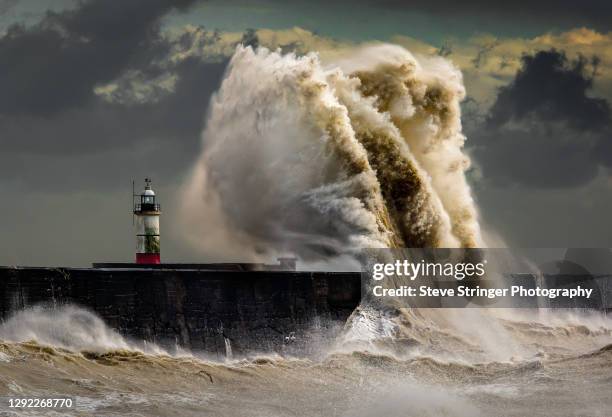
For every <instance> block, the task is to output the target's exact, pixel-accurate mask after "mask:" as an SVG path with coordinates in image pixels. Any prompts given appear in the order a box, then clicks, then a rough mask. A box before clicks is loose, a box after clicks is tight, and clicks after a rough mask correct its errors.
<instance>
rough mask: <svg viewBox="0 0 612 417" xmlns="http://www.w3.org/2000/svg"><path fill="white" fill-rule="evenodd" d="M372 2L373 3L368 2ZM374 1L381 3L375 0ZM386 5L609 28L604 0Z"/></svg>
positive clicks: (420, 0) (401, 1)
mask: <svg viewBox="0 0 612 417" xmlns="http://www.w3.org/2000/svg"><path fill="white" fill-rule="evenodd" d="M372 3H374V2H373V1H372ZM376 4H381V3H380V2H376ZM383 4H385V5H386V6H387V7H401V8H402V9H405V10H412V11H417V12H425V13H431V14H435V15H436V16H453V17H457V16H461V17H462V18H479V17H481V18H500V19H509V18H511V19H516V20H517V21H518V20H521V21H540V22H545V23H546V24H551V25H560V24H571V25H572V26H576V25H589V26H592V27H595V28H597V29H600V30H605V29H609V28H610V27H612V3H611V2H610V1H608V0H585V1H580V2H577V1H574V0H558V1H553V0H543V1H533V0H516V1H512V2H495V1H488V0H465V1H453V0H433V1H432V0H385V1H384V2H383Z"/></svg>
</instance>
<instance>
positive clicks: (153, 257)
mask: <svg viewBox="0 0 612 417" xmlns="http://www.w3.org/2000/svg"><path fill="white" fill-rule="evenodd" d="M136 263H137V264H159V263H161V262H160V257H159V253H137V254H136Z"/></svg>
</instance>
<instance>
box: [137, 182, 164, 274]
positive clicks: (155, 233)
mask: <svg viewBox="0 0 612 417" xmlns="http://www.w3.org/2000/svg"><path fill="white" fill-rule="evenodd" d="M135 197H139V199H138V200H139V201H136V202H135V204H134V215H135V216H136V263H137V264H158V263H160V256H159V215H160V214H161V207H160V205H159V204H157V202H156V201H155V192H154V191H153V190H152V189H151V180H150V179H149V178H145V188H144V191H143V192H142V194H140V195H135Z"/></svg>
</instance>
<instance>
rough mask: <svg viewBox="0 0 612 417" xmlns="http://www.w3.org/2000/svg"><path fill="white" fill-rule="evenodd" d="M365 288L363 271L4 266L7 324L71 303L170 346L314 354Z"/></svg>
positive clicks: (1, 314) (1, 280) (0, 289)
mask: <svg viewBox="0 0 612 417" xmlns="http://www.w3.org/2000/svg"><path fill="white" fill-rule="evenodd" d="M360 291H361V288H360V275H359V273H331V272H301V271H215V270H197V269H163V268H156V269H142V268H138V269H129V268H126V269H96V268H83V269H80V268H26V267H0V318H1V319H6V318H8V317H9V316H10V315H11V314H12V313H13V312H15V311H18V310H21V309H24V308H28V307H32V306H34V305H37V304H40V303H46V304H50V305H54V306H57V305H61V304H68V303H69V304H76V305H79V306H83V307H85V308H88V309H90V310H92V311H94V312H96V313H97V314H98V315H100V316H101V317H102V318H103V319H104V320H105V322H106V323H107V324H108V325H109V326H110V327H112V328H114V329H115V330H117V331H118V332H120V333H121V334H123V335H126V336H128V337H132V338H134V339H138V340H146V341H150V342H154V343H157V344H158V345H160V346H163V347H171V346H175V345H179V346H181V347H184V348H187V349H192V350H200V351H206V352H208V353H210V354H212V355H213V356H214V355H217V356H219V357H224V356H225V355H226V354H227V353H228V348H229V347H231V351H232V352H233V353H234V354H240V353H246V352H254V351H261V352H272V351H277V352H284V353H298V352H299V353H301V354H304V353H306V354H307V353H308V351H309V348H312V350H313V351H314V350H316V349H317V348H318V347H320V345H321V343H326V342H327V341H329V340H332V338H333V337H334V336H335V335H337V334H338V332H339V331H340V330H341V328H342V326H343V325H344V322H345V321H346V319H347V318H348V316H349V315H350V314H351V312H352V311H353V310H354V308H355V307H357V305H358V304H359V300H360Z"/></svg>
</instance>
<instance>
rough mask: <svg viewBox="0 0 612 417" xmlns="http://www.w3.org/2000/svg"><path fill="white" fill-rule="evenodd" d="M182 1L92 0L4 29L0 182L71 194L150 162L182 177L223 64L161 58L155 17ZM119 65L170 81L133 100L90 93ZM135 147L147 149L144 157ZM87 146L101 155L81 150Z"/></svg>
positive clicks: (165, 43)
mask: <svg viewBox="0 0 612 417" xmlns="http://www.w3.org/2000/svg"><path fill="white" fill-rule="evenodd" d="M192 2H193V1H192V0H182V1H168V0H127V1H120V2H119V1H118V2H106V1H101V0H100V1H99V0H95V1H89V2H84V3H79V6H77V8H75V9H73V10H67V11H63V12H60V13H55V12H48V13H47V14H46V15H45V17H44V18H43V19H42V20H41V21H40V22H39V23H37V24H35V25H33V26H28V27H27V28H26V27H24V26H22V25H13V26H11V27H10V28H9V29H8V31H7V33H6V34H5V36H3V37H2V38H0V92H1V94H0V131H1V132H2V133H1V134H0V146H1V147H2V153H1V154H0V178H2V179H3V180H5V181H7V180H18V181H20V182H23V183H25V185H26V186H28V187H39V186H40V187H46V188H49V189H53V188H55V189H58V188H71V189H73V190H74V189H78V188H79V187H82V186H92V185H100V186H101V185H102V184H103V183H104V182H106V183H107V184H109V183H110V184H112V183H113V182H114V181H116V180H119V176H124V178H123V179H125V176H128V178H129V175H130V173H129V172H130V170H136V171H137V170H138V168H135V167H140V169H143V168H149V169H152V168H154V167H156V166H159V167H161V168H159V169H160V170H162V171H164V172H163V175H165V176H167V178H168V180H170V178H173V177H176V176H177V175H180V174H182V173H183V172H184V170H185V169H186V167H188V166H189V164H190V163H191V161H192V159H193V158H194V157H195V154H196V152H197V150H198V147H199V132H200V131H201V129H202V124H203V120H204V115H205V112H206V107H207V104H208V101H209V100H210V97H211V95H212V93H213V92H214V91H215V90H216V89H217V87H218V85H219V83H220V79H221V77H222V74H223V71H224V69H225V65H226V64H225V62H218V63H210V62H204V61H203V60H201V59H199V58H189V59H185V60H182V61H180V62H178V63H171V64H168V63H167V62H166V63H165V64H164V59H165V58H166V57H167V54H168V53H169V51H170V48H171V47H172V46H173V45H172V44H171V41H170V40H168V39H167V38H165V37H164V36H162V35H161V34H160V30H159V25H160V20H161V18H162V17H163V16H164V15H166V14H167V13H169V12H171V11H172V10H175V9H177V8H178V9H182V8H184V7H186V6H188V5H189V4H191V3H192ZM164 65H165V66H164ZM127 71H136V72H138V73H139V74H142V75H143V77H144V78H145V80H146V79H152V78H155V77H156V76H157V75H160V74H163V73H165V72H168V71H169V72H170V73H171V74H172V75H173V76H175V77H176V80H177V81H176V83H175V85H174V86H173V87H172V88H171V90H170V91H165V92H164V94H158V95H156V96H155V97H153V98H154V99H151V100H144V101H139V102H122V101H110V102H109V101H107V100H104V99H103V98H101V97H100V96H98V95H96V94H95V93H94V88H95V87H97V86H100V85H104V84H105V83H108V82H113V81H114V80H116V79H117V78H118V77H121V76H122V75H124V74H125V73H126V72H127ZM126 91H127V88H126ZM127 94H129V91H128V92H127ZM143 149H148V150H150V149H155V150H156V151H155V152H149V153H148V154H147V155H148V156H147V160H146V161H144V160H142V155H143V153H144V152H143ZM97 152H103V153H104V157H100V158H91V157H90V156H88V155H91V154H93V153H97ZM80 155H83V158H81V157H80ZM45 156H46V157H45ZM67 156H69V157H70V158H71V159H70V160H66V159H65V158H66V157H67ZM83 161H90V162H88V164H89V165H85V163H84V162H83ZM81 162H83V163H81ZM63 164H65V165H63ZM75 170H77V171H79V170H80V171H79V172H80V175H75ZM101 173H104V175H100V174H101ZM160 174H162V173H160Z"/></svg>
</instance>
